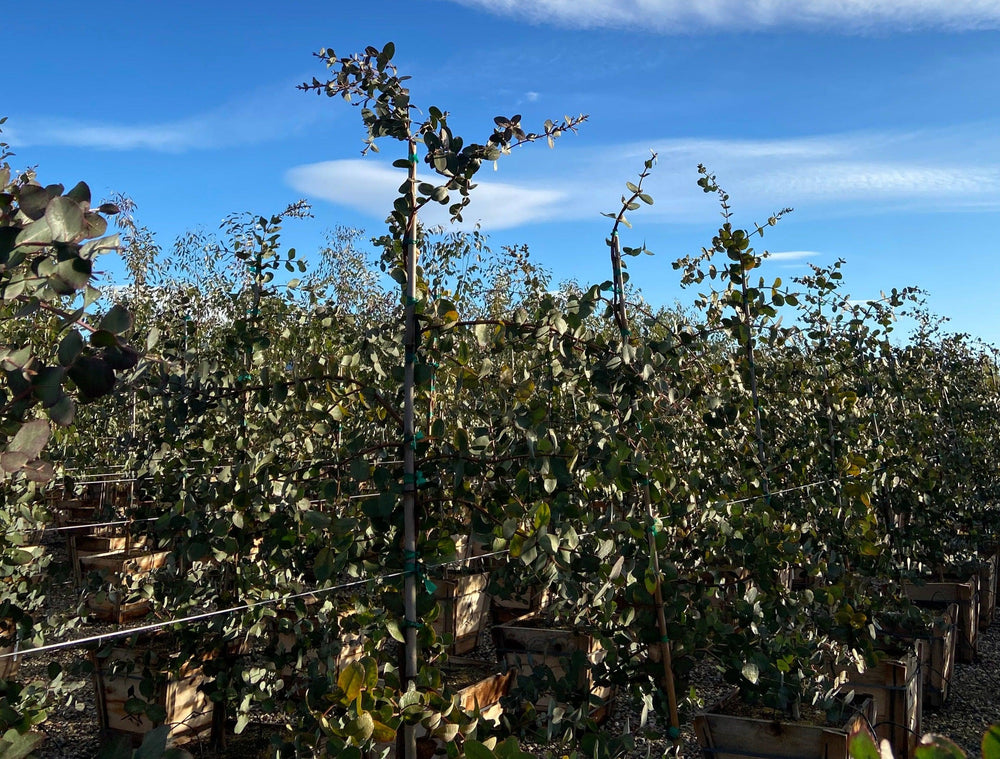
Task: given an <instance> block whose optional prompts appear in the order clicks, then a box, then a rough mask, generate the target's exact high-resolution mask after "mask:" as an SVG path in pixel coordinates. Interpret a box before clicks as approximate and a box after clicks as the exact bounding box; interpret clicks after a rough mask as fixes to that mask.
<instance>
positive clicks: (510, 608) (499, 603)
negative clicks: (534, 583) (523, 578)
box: [489, 587, 550, 625]
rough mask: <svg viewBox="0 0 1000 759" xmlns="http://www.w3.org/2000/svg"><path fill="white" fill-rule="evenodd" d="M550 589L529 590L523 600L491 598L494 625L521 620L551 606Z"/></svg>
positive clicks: (491, 613)
mask: <svg viewBox="0 0 1000 759" xmlns="http://www.w3.org/2000/svg"><path fill="white" fill-rule="evenodd" d="M549 598H550V597H549V589H548V588H543V589H539V588H534V587H532V588H528V590H527V592H526V593H525V595H524V596H523V597H521V598H500V597H498V596H490V601H489V603H490V615H491V616H492V619H493V624H494V625H502V624H506V623H508V622H513V621H514V620H516V619H520V618H521V617H523V616H524V615H525V614H528V613H531V612H537V611H541V610H542V609H545V608H546V607H548V605H549Z"/></svg>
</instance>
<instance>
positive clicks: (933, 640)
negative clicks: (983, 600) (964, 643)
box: [893, 603, 958, 708]
mask: <svg viewBox="0 0 1000 759" xmlns="http://www.w3.org/2000/svg"><path fill="white" fill-rule="evenodd" d="M957 616H958V604H955V603H953V604H949V606H948V607H947V608H946V609H944V610H943V611H941V613H940V614H938V615H937V616H936V617H935V618H934V621H933V622H932V624H931V627H930V629H929V630H927V631H926V632H923V633H920V634H913V633H909V634H907V633H900V632H896V633H893V636H894V637H895V638H896V639H897V640H900V641H904V642H906V643H909V644H910V645H913V646H915V648H916V651H917V654H918V656H919V657H920V669H921V670H922V678H923V681H924V698H923V703H924V706H930V707H934V708H939V707H941V706H944V704H945V702H946V701H947V700H948V695H949V688H948V686H949V684H950V683H951V678H952V673H953V672H954V670H955V648H956V641H957V638H958V633H957V630H956V626H955V619H956V618H957Z"/></svg>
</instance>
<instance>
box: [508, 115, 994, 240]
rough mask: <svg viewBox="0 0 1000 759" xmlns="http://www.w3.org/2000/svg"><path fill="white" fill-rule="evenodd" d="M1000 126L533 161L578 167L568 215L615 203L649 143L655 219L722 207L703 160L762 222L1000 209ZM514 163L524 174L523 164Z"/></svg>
mask: <svg viewBox="0 0 1000 759" xmlns="http://www.w3.org/2000/svg"><path fill="white" fill-rule="evenodd" d="M997 128H998V125H997V124H995V123H979V124H971V125H960V126H957V127H954V128H950V129H940V130H925V131H921V132H905V133H904V132H857V133H846V134H832V135H820V136H807V137H791V138H776V139H770V140H734V139H704V138H692V139H683V138H669V139H656V138H651V139H649V140H648V141H646V142H643V143H633V144H628V145H618V146H609V147H606V148H603V149H593V148H591V149H588V150H587V151H585V153H586V154H585V155H583V153H584V151H581V150H579V149H577V148H572V147H570V148H569V149H565V148H564V146H560V147H559V149H557V150H556V151H554V154H553V155H552V157H551V158H548V157H546V156H540V157H539V158H538V159H536V160H534V161H532V162H531V171H533V173H534V175H535V176H538V177H539V178H540V181H544V180H543V179H542V178H544V177H547V176H554V175H557V174H556V172H557V171H558V166H559V165H560V162H561V163H562V164H563V165H569V166H572V167H574V169H573V170H575V172H576V173H575V174H573V175H572V176H570V177H566V176H565V172H562V173H563V179H564V181H566V186H567V187H569V188H570V193H571V194H570V196H569V197H568V198H567V200H566V202H565V203H564V204H562V206H561V208H560V211H561V214H562V215H563V217H564V218H580V217H589V218H593V217H595V216H596V215H597V214H598V213H599V212H601V211H612V210H617V209H616V208H615V206H616V201H617V200H618V198H619V197H620V195H621V193H622V192H623V191H624V183H625V180H627V179H632V178H633V177H634V174H635V173H636V172H637V171H638V169H639V168H640V167H641V162H642V161H643V160H644V159H645V158H646V157H648V156H649V151H650V150H651V149H652V150H653V151H655V152H656V153H657V155H658V161H657V166H656V167H655V168H654V169H653V172H652V174H651V175H650V176H649V177H648V179H647V180H646V182H645V184H644V185H643V188H644V189H645V190H646V191H647V192H648V193H649V194H650V195H651V196H652V197H653V199H654V200H655V205H653V206H652V207H643V208H642V209H641V210H638V211H636V212H635V213H636V214H637V215H639V216H641V218H642V219H645V220H649V221H655V220H659V221H669V222H686V221H695V222H698V223H702V222H704V221H705V220H706V219H709V218H711V217H712V216H714V215H715V214H716V212H717V211H718V206H717V204H715V203H714V202H713V200H712V199H711V198H706V197H705V196H704V194H703V193H701V192H700V191H699V190H698V189H697V188H696V187H695V180H696V178H697V175H696V173H695V167H696V166H697V165H698V164H700V163H702V164H705V165H706V166H708V167H709V169H710V170H712V171H715V172H717V173H718V175H719V182H720V183H721V185H722V186H723V187H725V189H726V190H727V191H728V192H729V193H730V195H731V197H732V201H731V202H732V205H733V208H734V209H735V210H736V211H737V214H738V217H739V218H740V220H741V221H742V222H743V223H749V222H750V221H751V220H753V219H756V220H758V221H761V222H763V221H764V220H765V219H766V218H768V217H769V216H770V215H771V214H772V213H774V212H775V211H776V210H779V209H781V208H783V207H786V206H792V207H794V208H795V209H796V210H797V211H798V212H799V213H800V214H802V213H805V214H809V215H812V216H817V215H822V216H829V215H839V214H842V213H843V212H845V211H848V212H851V213H864V214H870V213H880V212H887V211H892V212H898V211H900V210H913V211H934V210H962V209H979V210H986V209H1000V145H997V144H996V143H995V141H993V142H991V141H990V137H989V135H992V134H996V130H997ZM511 166H512V167H514V168H515V170H517V171H518V172H519V174H518V179H519V181H525V180H524V179H523V177H524V172H523V170H522V169H521V164H519V163H516V162H512V164H511ZM630 175H631V176H630ZM567 180H568V181H567ZM748 216H749V217H750V218H749V219H748V218H747V217H748Z"/></svg>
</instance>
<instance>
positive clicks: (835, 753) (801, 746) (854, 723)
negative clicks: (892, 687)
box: [694, 694, 876, 759]
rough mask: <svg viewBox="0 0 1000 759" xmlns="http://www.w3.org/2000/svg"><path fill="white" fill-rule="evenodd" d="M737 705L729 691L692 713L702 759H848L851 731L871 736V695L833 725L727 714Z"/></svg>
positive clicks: (873, 714) (873, 707)
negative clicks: (697, 711) (717, 701)
mask: <svg viewBox="0 0 1000 759" xmlns="http://www.w3.org/2000/svg"><path fill="white" fill-rule="evenodd" d="M736 703H738V701H737V694H733V695H732V696H729V697H728V698H726V699H723V700H722V701H720V702H719V703H718V704H716V706H714V707H713V708H711V709H710V710H708V711H706V712H702V713H701V714H697V715H695V718H694V732H695V735H696V736H697V738H698V744H699V745H700V746H701V748H702V752H703V754H704V756H705V759H747V758H748V757H749V758H758V757H769V759H770V758H773V759H781V758H785V757H787V759H850V752H849V751H848V748H849V746H850V743H851V740H852V739H853V738H854V736H855V735H857V734H858V733H867V734H868V735H869V737H871V738H872V740H875V736H874V735H873V734H872V731H871V729H870V727H869V725H871V724H874V722H875V718H876V713H875V705H874V702H873V701H872V700H871V699H870V698H867V699H866V698H859V699H855V701H854V703H853V704H851V705H849V706H848V708H847V715H848V716H847V717H846V719H845V720H844V722H843V723H842V724H840V725H836V726H832V727H831V726H821V725H810V724H807V723H791V722H781V721H778V720H773V719H771V720H768V719H754V718H751V717H740V716H734V715H731V714H727V713H726V712H727V711H729V710H730V709H731V707H732V706H733V705H734V704H736Z"/></svg>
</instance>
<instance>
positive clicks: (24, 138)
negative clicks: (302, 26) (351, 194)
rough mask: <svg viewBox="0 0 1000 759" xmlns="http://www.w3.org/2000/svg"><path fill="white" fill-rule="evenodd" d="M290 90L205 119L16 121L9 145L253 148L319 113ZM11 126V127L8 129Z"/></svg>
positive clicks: (255, 97)
mask: <svg viewBox="0 0 1000 759" xmlns="http://www.w3.org/2000/svg"><path fill="white" fill-rule="evenodd" d="M289 93H291V94H292V95H294V94H296V93H294V90H293V87H292V86H291V85H290V84H282V85H281V86H280V87H273V88H269V89H263V90H260V91H258V92H257V93H254V94H251V95H249V96H247V97H244V98H241V99H239V100H234V101H231V102H228V103H224V104H222V105H220V106H219V107H217V108H214V109H211V110H208V111H205V112H203V113H199V114H195V115H193V116H188V117H186V118H181V119H174V120H169V121H161V122H132V123H127V122H124V121H115V122H112V121H100V122H99V121H88V120H84V119H68V118H61V117H51V116H23V117H15V118H12V119H11V120H10V121H9V122H8V125H9V128H5V132H4V134H5V139H6V140H7V142H9V143H10V144H11V145H13V146H14V147H31V146H68V147H80V148H91V149H98V150H120V151H126V150H150V151H156V152H164V153H182V152H185V151H188V150H207V149H216V148H223V147H231V146H236V145H252V144H256V143H260V142H264V141H267V140H269V139H273V138H276V137H282V136H286V135H288V134H291V133H294V132H297V131H299V130H301V129H302V128H304V127H305V126H307V125H308V124H310V123H312V122H314V121H315V120H316V118H317V114H318V111H316V110H315V109H310V108H308V104H306V105H303V104H302V103H301V101H302V100H303V98H297V99H294V100H293V99H292V97H290V96H289ZM8 125H5V126H8Z"/></svg>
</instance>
